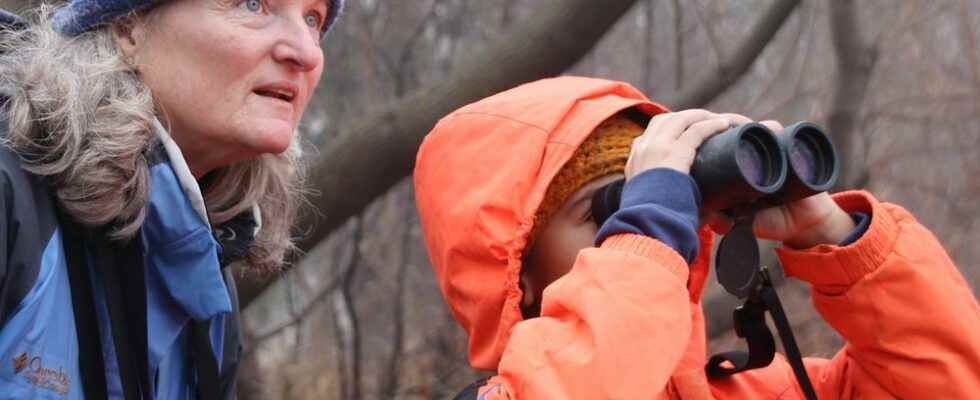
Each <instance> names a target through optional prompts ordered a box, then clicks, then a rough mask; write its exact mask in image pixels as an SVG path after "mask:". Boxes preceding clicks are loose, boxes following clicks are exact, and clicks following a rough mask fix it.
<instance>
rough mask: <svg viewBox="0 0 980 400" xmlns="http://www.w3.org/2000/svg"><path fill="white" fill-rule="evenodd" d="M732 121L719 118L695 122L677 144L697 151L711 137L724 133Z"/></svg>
mask: <svg viewBox="0 0 980 400" xmlns="http://www.w3.org/2000/svg"><path fill="white" fill-rule="evenodd" d="M731 123H732V121H731V120H730V119H728V118H724V117H719V118H712V119H708V120H704V121H699V122H695V123H694V124H693V125H691V126H690V127H689V128H687V130H686V131H685V132H684V134H683V135H681V137H680V138H678V139H677V144H678V145H682V146H686V147H689V148H691V149H697V148H698V147H699V146H701V143H704V141H705V140H707V139H708V138H709V137H711V136H712V135H715V134H718V133H721V132H724V131H725V129H728V126H729V125H731Z"/></svg>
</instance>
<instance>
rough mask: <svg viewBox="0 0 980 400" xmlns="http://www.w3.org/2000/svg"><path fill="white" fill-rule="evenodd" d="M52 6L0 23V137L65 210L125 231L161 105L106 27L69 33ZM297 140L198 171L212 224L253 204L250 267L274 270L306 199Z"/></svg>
mask: <svg viewBox="0 0 980 400" xmlns="http://www.w3.org/2000/svg"><path fill="white" fill-rule="evenodd" d="M53 11H54V9H52V8H51V7H49V6H42V7H41V8H40V9H39V10H38V11H37V12H36V15H35V16H34V17H35V18H34V19H35V21H36V22H35V23H32V24H30V26H29V27H27V28H26V29H24V30H20V31H16V32H4V33H3V35H4V38H3V40H2V41H0V51H2V53H3V54H2V55H0V91H3V92H4V93H5V94H7V95H8V96H10V98H9V100H8V103H7V105H6V112H7V118H8V121H9V128H10V129H9V134H8V136H7V137H6V138H3V144H5V145H6V146H8V147H10V148H11V149H12V150H13V151H14V152H16V153H17V154H18V155H19V156H20V157H21V159H22V164H23V167H24V169H25V170H27V171H29V172H31V173H33V174H36V175H38V176H41V177H43V178H44V179H45V180H46V181H47V182H48V184H49V185H50V186H51V187H52V189H53V191H54V194H55V197H56V198H57V201H58V203H59V205H60V207H61V208H62V209H63V210H64V211H65V212H66V213H67V214H68V215H70V216H71V217H73V218H74V219H75V220H77V221H78V222H80V223H82V224H84V225H86V226H90V227H103V226H104V227H107V228H108V229H109V235H110V237H111V238H112V239H113V240H117V241H122V240H128V239H130V238H132V237H133V236H134V235H135V234H136V232H138V230H139V228H140V226H141V225H142V224H143V220H144V217H145V209H146V207H145V206H146V203H147V201H148V198H149V184H150V182H149V165H148V164H147V154H148V152H149V150H150V149H151V148H152V147H153V146H154V145H155V143H156V139H155V135H154V131H153V121H154V119H155V118H156V116H157V115H158V112H157V111H160V112H159V114H160V115H163V113H164V112H165V110H157V108H156V106H155V104H154V101H153V95H152V93H151V92H150V89H149V88H148V87H147V86H146V85H145V84H144V83H143V82H142V81H141V80H140V79H139V77H138V76H137V74H136V73H135V72H134V71H133V69H132V67H130V66H129V65H128V64H127V63H126V62H125V60H123V56H122V54H121V53H120V51H119V50H118V48H117V47H116V44H115V41H114V40H113V35H112V32H111V28H110V27H108V26H103V27H99V28H96V29H94V30H92V31H89V32H85V33H83V34H81V35H79V36H77V37H74V38H69V37H66V36H64V35H62V34H60V33H58V32H57V31H55V30H54V28H53V27H52V24H51V15H52V13H53ZM162 122H164V123H166V121H162ZM295 142H296V141H294V144H293V146H291V147H290V149H289V150H287V151H286V152H284V153H283V154H279V155H273V154H263V155H261V156H259V157H256V158H252V159H248V160H245V161H242V162H238V163H236V164H233V165H230V166H226V167H223V168H219V169H216V170H214V171H212V172H210V173H209V174H208V175H207V176H206V177H205V178H203V179H202V180H201V181H200V182H201V183H202V188H201V191H202V194H203V196H204V201H205V204H206V207H207V210H208V214H209V217H210V220H211V223H212V224H213V225H215V226H219V225H221V224H222V223H224V222H227V221H228V220H230V219H231V218H232V217H234V216H236V215H238V214H239V213H242V212H244V211H246V210H249V209H251V208H252V207H253V206H255V205H257V206H258V207H259V209H260V211H261V214H262V229H261V230H260V231H259V234H258V236H257V237H256V242H255V245H254V246H253V247H252V248H251V249H250V250H249V253H248V255H247V257H246V261H247V262H248V264H249V266H250V267H251V268H250V269H251V270H256V271H261V272H274V271H276V270H277V269H278V268H280V267H281V265H282V264H283V260H284V259H285V256H286V253H287V252H289V251H290V250H292V249H293V248H294V246H293V240H292V236H291V235H290V229H291V227H292V223H293V221H294V220H295V216H296V213H297V209H298V208H299V205H300V204H302V202H303V199H304V196H303V190H302V188H303V182H302V181H303V179H302V178H303V168H302V165H301V163H300V160H299V146H298V145H297V144H296V143H295Z"/></svg>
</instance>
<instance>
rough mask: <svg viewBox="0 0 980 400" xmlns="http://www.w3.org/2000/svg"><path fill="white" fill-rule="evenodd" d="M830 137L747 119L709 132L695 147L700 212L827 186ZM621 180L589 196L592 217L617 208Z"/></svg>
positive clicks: (802, 125)
mask: <svg viewBox="0 0 980 400" xmlns="http://www.w3.org/2000/svg"><path fill="white" fill-rule="evenodd" d="M839 173H840V171H839V160H838V158H837V152H836V151H835V150H834V144H833V142H831V140H830V137H829V136H827V134H826V133H825V132H824V131H823V129H821V128H820V127H819V126H817V125H815V124H812V123H810V122H798V123H795V124H792V125H790V126H787V127H786V128H785V129H783V130H782V131H780V132H779V133H774V132H773V131H772V130H770V129H769V128H767V127H766V126H765V125H762V124H759V123H754V122H753V123H748V124H745V125H740V126H736V127H733V128H731V129H729V130H727V131H725V132H722V133H720V134H718V135H715V136H712V137H711V138H709V139H708V140H706V141H705V142H704V143H702V144H701V146H700V147H698V151H697V155H696V156H695V159H694V164H692V166H691V177H692V178H694V181H695V182H696V183H697V186H698V189H699V190H700V192H701V211H702V213H705V214H707V213H709V212H713V211H723V212H727V213H729V214H732V215H737V214H744V213H749V212H751V211H752V210H754V209H757V208H762V207H769V206H775V205H780V204H784V203H788V202H791V201H794V200H799V199H802V198H804V197H808V196H812V195H814V194H817V193H820V192H824V191H827V190H828V189H830V188H831V187H832V186H833V185H834V184H835V183H836V182H837V177H838V175H839ZM624 182H625V181H624V180H619V181H616V182H613V183H610V184H609V185H606V186H604V187H602V188H600V189H599V190H597V191H596V192H595V194H593V196H592V218H593V219H594V220H595V222H596V224H598V225H600V226H601V225H602V223H603V222H605V221H606V219H608V218H609V216H610V215H612V214H613V213H614V212H616V211H617V210H618V209H619V201H620V197H621V195H622V190H623V185H624Z"/></svg>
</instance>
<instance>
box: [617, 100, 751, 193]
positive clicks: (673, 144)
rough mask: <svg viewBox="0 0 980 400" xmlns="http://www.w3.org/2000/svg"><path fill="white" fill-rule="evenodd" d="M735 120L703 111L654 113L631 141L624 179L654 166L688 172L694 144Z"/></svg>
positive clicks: (691, 162) (694, 150)
mask: <svg viewBox="0 0 980 400" xmlns="http://www.w3.org/2000/svg"><path fill="white" fill-rule="evenodd" d="M743 118H744V117H743ZM735 123H737V122H736V121H733V120H732V119H731V118H730V117H728V116H725V115H721V114H716V113H713V112H710V111H706V110H684V111H680V112H674V113H663V114H658V115H657V116H655V117H653V119H651V120H650V123H649V124H648V125H647V129H646V131H644V132H643V135H641V136H639V137H637V138H636V139H634V140H633V147H632V148H631V149H630V157H629V160H628V161H627V162H626V171H625V172H626V180H630V179H632V178H633V177H634V176H636V175H639V174H640V173H642V172H644V171H647V170H651V169H654V168H671V169H675V170H677V171H680V172H683V173H685V174H687V173H690V171H691V164H693V163H694V155H695V153H696V152H697V149H698V146H700V145H701V143H702V142H704V141H705V140H706V139H708V138H709V137H711V136H712V135H714V134H718V133H721V132H724V131H725V130H726V129H728V128H729V127H730V126H731V125H732V124H735Z"/></svg>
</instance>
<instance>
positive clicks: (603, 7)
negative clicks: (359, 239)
mask: <svg viewBox="0 0 980 400" xmlns="http://www.w3.org/2000/svg"><path fill="white" fill-rule="evenodd" d="M636 1H637V0H606V1H601V2H600V1H595V0H566V1H564V2H562V4H561V5H556V6H554V7H542V8H541V9H540V10H539V11H538V12H537V13H536V14H535V15H532V16H530V17H529V18H527V20H526V21H527V22H526V23H524V24H523V25H522V26H516V27H514V29H513V30H510V31H508V33H506V34H504V35H502V36H501V37H500V38H499V39H498V40H497V41H496V42H495V43H493V44H492V45H491V46H490V47H489V48H488V49H486V50H485V51H481V52H478V53H473V54H472V55H470V56H468V57H464V58H463V59H461V60H460V62H459V63H458V66H457V67H456V68H455V73H453V74H452V75H450V76H448V77H447V78H446V79H444V80H442V81H440V82H438V83H436V84H435V85H434V86H432V87H429V88H427V89H423V90H419V91H417V92H415V93H414V94H412V95H410V96H407V97H406V98H404V99H403V100H401V101H397V102H394V103H393V104H391V105H390V106H388V107H386V108H384V109H383V110H382V111H381V112H379V113H378V114H376V115H375V116H374V117H373V118H367V119H365V120H364V121H365V122H364V123H362V124H359V125H356V126H354V127H352V128H351V129H349V130H347V131H345V132H344V133H342V134H340V135H339V136H338V137H337V138H336V139H334V140H332V141H330V142H328V143H326V144H325V145H324V147H323V148H322V149H321V151H320V154H321V156H320V158H319V160H318V161H317V162H316V163H315V164H314V166H313V168H312V170H311V174H310V176H311V177H312V179H311V182H310V183H311V185H312V186H313V189H314V190H316V191H317V192H319V193H322V196H320V198H319V199H317V200H316V204H315V205H316V207H317V208H318V209H319V210H323V214H324V216H323V217H319V218H318V216H317V215H307V216H306V217H305V221H303V225H307V226H309V225H311V224H312V225H313V229H312V231H311V232H310V233H309V234H308V235H306V236H305V237H304V238H303V239H302V240H301V241H300V242H299V247H300V248H301V249H303V250H309V249H311V248H312V247H313V246H314V245H316V243H318V242H319V241H320V240H322V239H324V238H325V237H326V236H327V235H328V234H329V233H330V232H333V231H334V230H335V229H336V228H337V227H339V226H340V225H341V224H343V223H344V221H346V220H347V219H348V218H350V217H351V216H353V215H355V214H357V213H359V212H360V211H361V210H363V209H364V207H365V206H366V205H367V204H368V203H370V202H371V200H372V199H374V198H376V197H377V196H379V195H381V194H382V193H384V192H385V191H387V190H388V189H389V188H391V187H392V186H393V185H394V184H395V183H397V182H398V181H400V180H401V179H402V178H404V177H405V176H407V175H408V174H409V173H410V172H411V170H412V166H413V165H414V162H415V153H416V151H417V150H418V146H419V144H420V143H421V141H422V138H423V137H424V136H425V134H426V133H427V132H428V131H429V129H431V128H432V126H433V125H434V124H435V122H436V121H437V120H438V119H439V118H441V117H442V116H444V115H446V114H448V113H449V112H450V111H452V110H453V109H455V108H458V107H460V106H462V105H464V104H467V103H469V102H472V101H475V100H478V99H480V98H483V97H486V96H489V95H491V94H493V93H496V92H499V91H502V90H504V89H508V88H510V87H513V86H515V85H517V84H519V83H523V82H528V81H531V80H535V79H539V78H544V77H548V76H553V75H556V74H559V73H561V72H562V71H564V70H565V69H567V68H568V67H570V66H571V65H573V64H574V63H575V62H577V61H578V60H579V59H580V58H581V57H582V56H583V55H585V54H586V53H588V51H589V50H590V49H592V47H593V46H594V45H595V43H596V42H597V41H598V40H599V39H600V38H601V37H602V35H603V33H605V32H606V31H607V30H608V29H609V28H610V27H611V26H612V25H613V24H615V22H616V21H618V20H619V18H620V17H621V16H622V15H623V14H625V13H626V11H627V10H629V8H630V7H631V6H632V5H633V4H634V3H636ZM240 276H245V277H244V278H243V279H241V280H240V285H239V288H240V289H239V294H240V296H241V304H242V306H243V307H247V305H248V304H249V303H251V301H252V300H254V299H255V298H256V297H257V296H258V294H259V293H260V292H261V291H263V290H264V289H265V287H266V286H267V285H268V284H269V283H270V282H271V281H273V280H274V279H275V278H276V277H275V276H273V277H258V276H247V275H240Z"/></svg>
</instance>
